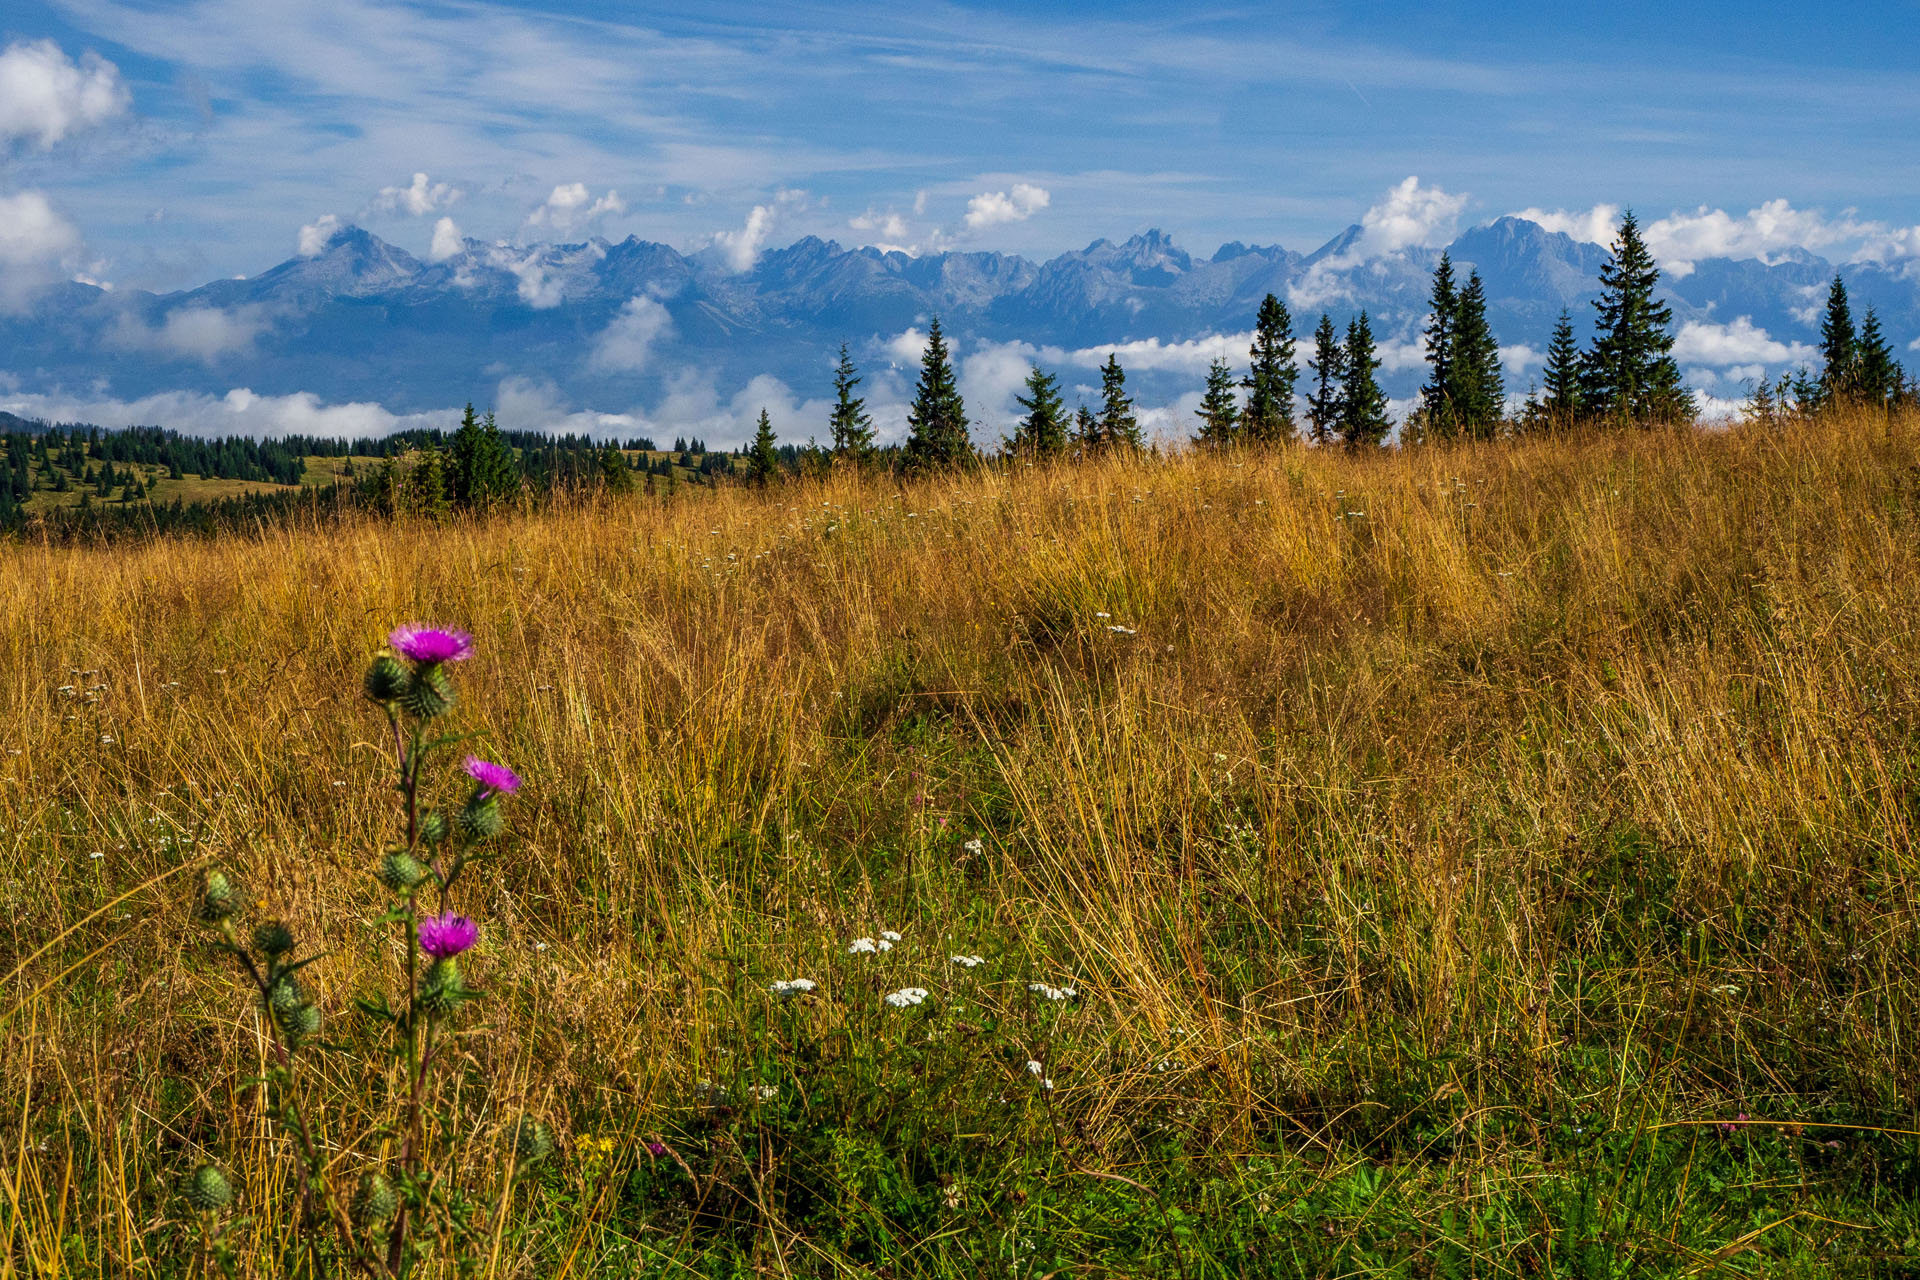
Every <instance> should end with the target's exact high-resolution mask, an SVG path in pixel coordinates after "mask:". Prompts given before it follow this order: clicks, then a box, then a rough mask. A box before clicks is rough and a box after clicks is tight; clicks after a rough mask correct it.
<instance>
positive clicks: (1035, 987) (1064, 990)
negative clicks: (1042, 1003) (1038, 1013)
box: [1027, 982, 1080, 1000]
mask: <svg viewBox="0 0 1920 1280" xmlns="http://www.w3.org/2000/svg"><path fill="white" fill-rule="evenodd" d="M1027 990H1029V991H1031V992H1033V993H1034V994H1035V995H1037V996H1044V997H1045V998H1046V999H1048V1000H1071V999H1073V998H1074V997H1075V996H1077V995H1079V994H1080V993H1079V992H1078V991H1075V990H1074V989H1073V988H1072V987H1050V986H1048V985H1047V984H1046V983H1044V982H1029V983H1028V984H1027Z"/></svg>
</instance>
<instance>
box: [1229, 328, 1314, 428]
mask: <svg viewBox="0 0 1920 1280" xmlns="http://www.w3.org/2000/svg"><path fill="white" fill-rule="evenodd" d="M1251 354H1252V361H1251V364H1250V366H1249V368H1248V369H1247V378H1246V382H1245V383H1244V384H1243V385H1245V387H1246V389H1247V402H1246V407H1245V408H1244V409H1243V410H1241V413H1240V438H1241V439H1242V440H1245V441H1246V442H1247V443H1248V444H1282V443H1284V442H1286V441H1290V440H1293V439H1295V437H1296V432H1295V430H1294V426H1293V388H1294V384H1295V383H1296V382H1298V381H1299V379H1300V370H1299V367H1298V366H1297V365H1295V364H1294V360H1293V317H1291V316H1289V315H1288V314H1287V307H1286V304H1285V303H1283V302H1281V301H1280V299H1278V298H1276V297H1275V296H1274V295H1272V294H1268V295H1267V296H1266V297H1265V298H1263V299H1261V302H1260V311H1259V314H1258V315H1257V316H1256V317H1255V318H1254V325H1253V351H1252V353H1251Z"/></svg>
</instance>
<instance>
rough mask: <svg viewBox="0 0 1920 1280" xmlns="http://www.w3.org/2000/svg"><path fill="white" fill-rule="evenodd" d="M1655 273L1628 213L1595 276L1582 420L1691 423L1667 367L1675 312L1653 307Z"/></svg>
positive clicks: (1672, 368)
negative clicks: (1595, 314)
mask: <svg viewBox="0 0 1920 1280" xmlns="http://www.w3.org/2000/svg"><path fill="white" fill-rule="evenodd" d="M1659 283H1660V268H1659V267H1658V266H1657V265H1656V264H1655V263H1654V260H1653V254H1652V252H1651V251H1650V250H1649V249H1648V248H1647V242H1646V240H1645V239H1644V238H1642V236H1641V235H1640V223H1639V220H1638V219H1636V218H1635V217H1634V216H1633V211H1632V210H1631V209H1629V210H1627V212H1626V213H1625V215H1624V216H1622V218H1621V219H1620V231H1619V234H1618V235H1617V236H1616V237H1615V238H1614V242H1613V245H1612V249H1611V252H1610V254H1609V256H1608V258H1607V261H1606V263H1605V264H1604V265H1602V266H1601V268H1600V296H1599V297H1598V298H1596V299H1594V303H1593V305H1594V308H1595V309H1596V310H1597V311H1599V313H1600V318H1599V320H1598V321H1597V322H1596V324H1595V326H1594V336H1593V345H1592V346H1591V347H1589V348H1588V349H1587V351H1586V354H1585V355H1584V357H1583V358H1582V360H1581V377H1580V397H1581V400H1582V401H1583V402H1584V407H1585V408H1586V410H1587V412H1588V414H1589V415H1590V416H1592V417H1594V418H1600V419H1605V420H1606V421H1608V422H1611V423H1613V424H1614V425H1616V426H1628V425H1635V424H1638V425H1646V424H1649V423H1655V422H1683V421H1690V420H1691V419H1692V418H1693V415H1694V404H1693V396H1692V394H1691V393H1690V392H1688V391H1687V390H1686V389H1685V388H1683V387H1682V386H1681V385H1680V366H1679V365H1678V364H1677V363H1675V362H1674V359H1673V331H1672V325H1673V309H1672V308H1671V307H1669V306H1667V305H1666V304H1665V303H1664V302H1659V301H1656V300H1655V299H1654V296H1653V291H1654V288H1655V287H1656V286H1657V285H1658V284H1659Z"/></svg>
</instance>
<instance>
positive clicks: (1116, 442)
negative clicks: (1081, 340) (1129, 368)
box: [1100, 351, 1146, 449]
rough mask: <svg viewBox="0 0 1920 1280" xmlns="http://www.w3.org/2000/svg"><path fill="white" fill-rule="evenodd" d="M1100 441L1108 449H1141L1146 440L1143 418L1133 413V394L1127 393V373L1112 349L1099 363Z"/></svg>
mask: <svg viewBox="0 0 1920 1280" xmlns="http://www.w3.org/2000/svg"><path fill="white" fill-rule="evenodd" d="M1100 444H1101V447H1102V448H1106V449H1140V448H1143V447H1145V445H1146V440H1145V439H1144V438H1143V437H1142V436H1141V434H1140V419H1139V418H1138V417H1136V416H1135V415H1134V412H1133V397H1132V396H1129V395H1128V394H1127V374H1126V371H1125V370H1124V369H1122V368H1121V367H1120V357H1119V356H1117V355H1115V354H1114V353H1113V352H1111V351H1109V352H1108V353H1107V362H1106V363H1105V364H1104V365H1102V366H1100Z"/></svg>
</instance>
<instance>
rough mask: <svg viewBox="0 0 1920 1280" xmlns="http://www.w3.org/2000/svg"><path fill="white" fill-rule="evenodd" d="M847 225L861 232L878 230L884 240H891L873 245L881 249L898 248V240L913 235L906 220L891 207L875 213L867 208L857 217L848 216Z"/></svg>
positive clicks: (903, 239) (866, 232)
mask: <svg viewBox="0 0 1920 1280" xmlns="http://www.w3.org/2000/svg"><path fill="white" fill-rule="evenodd" d="M847 226H848V227H850V228H852V229H853V230H855V231H858V232H861V233H862V234H868V233H872V232H878V233H879V234H880V236H881V237H882V238H883V239H884V240H886V241H889V242H891V243H886V244H880V245H876V246H875V247H876V248H879V249H882V250H887V249H894V248H899V247H900V242H902V241H905V240H907V239H908V238H909V237H911V236H912V235H913V231H912V228H911V227H909V226H908V224H907V220H906V219H905V218H903V217H901V216H900V215H899V214H897V213H895V212H894V211H893V210H891V209H889V210H887V212H885V213H875V212H874V211H873V210H872V209H868V210H867V211H866V212H865V213H863V214H861V215H860V216H859V217H857V218H849V219H848V220H847Z"/></svg>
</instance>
